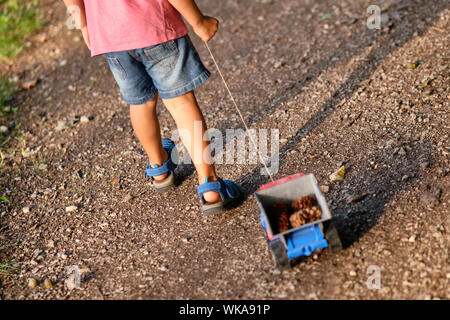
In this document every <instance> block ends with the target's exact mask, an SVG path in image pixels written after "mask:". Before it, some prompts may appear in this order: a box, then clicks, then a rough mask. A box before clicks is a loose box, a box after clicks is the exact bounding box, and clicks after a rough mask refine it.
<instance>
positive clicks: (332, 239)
mask: <svg viewBox="0 0 450 320" xmlns="http://www.w3.org/2000/svg"><path fill="white" fill-rule="evenodd" d="M325 238H326V239H327V241H328V248H329V249H330V252H331V253H336V252H338V251H341V250H342V242H341V239H340V237H339V233H338V231H337V229H336V227H335V225H334V224H333V222H331V221H330V222H329V223H328V224H327V225H326V226H325Z"/></svg>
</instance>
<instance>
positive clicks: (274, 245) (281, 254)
mask: <svg viewBox="0 0 450 320" xmlns="http://www.w3.org/2000/svg"><path fill="white" fill-rule="evenodd" d="M269 248H270V252H271V253H272V257H273V260H274V262H275V267H276V268H277V269H278V270H280V271H283V270H286V269H289V260H288V257H287V253H286V247H285V245H284V243H283V242H282V241H281V239H277V240H273V241H271V242H270V243H269Z"/></svg>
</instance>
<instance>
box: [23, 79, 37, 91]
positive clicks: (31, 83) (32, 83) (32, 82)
mask: <svg viewBox="0 0 450 320" xmlns="http://www.w3.org/2000/svg"><path fill="white" fill-rule="evenodd" d="M36 84H37V79H35V80H30V81H26V82H24V83H23V84H22V88H24V89H25V90H30V89H31V88H33V87H34V86H36Z"/></svg>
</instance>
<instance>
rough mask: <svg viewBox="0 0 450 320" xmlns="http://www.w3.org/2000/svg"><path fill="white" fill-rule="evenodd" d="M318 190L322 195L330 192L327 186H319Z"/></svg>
mask: <svg viewBox="0 0 450 320" xmlns="http://www.w3.org/2000/svg"><path fill="white" fill-rule="evenodd" d="M320 190H321V191H322V192H323V193H327V192H329V191H330V187H329V186H327V185H321V186H320Z"/></svg>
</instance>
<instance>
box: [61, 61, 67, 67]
mask: <svg viewBox="0 0 450 320" xmlns="http://www.w3.org/2000/svg"><path fill="white" fill-rule="evenodd" d="M66 64H67V60H61V61H60V62H59V66H60V67H64V66H65V65H66Z"/></svg>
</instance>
